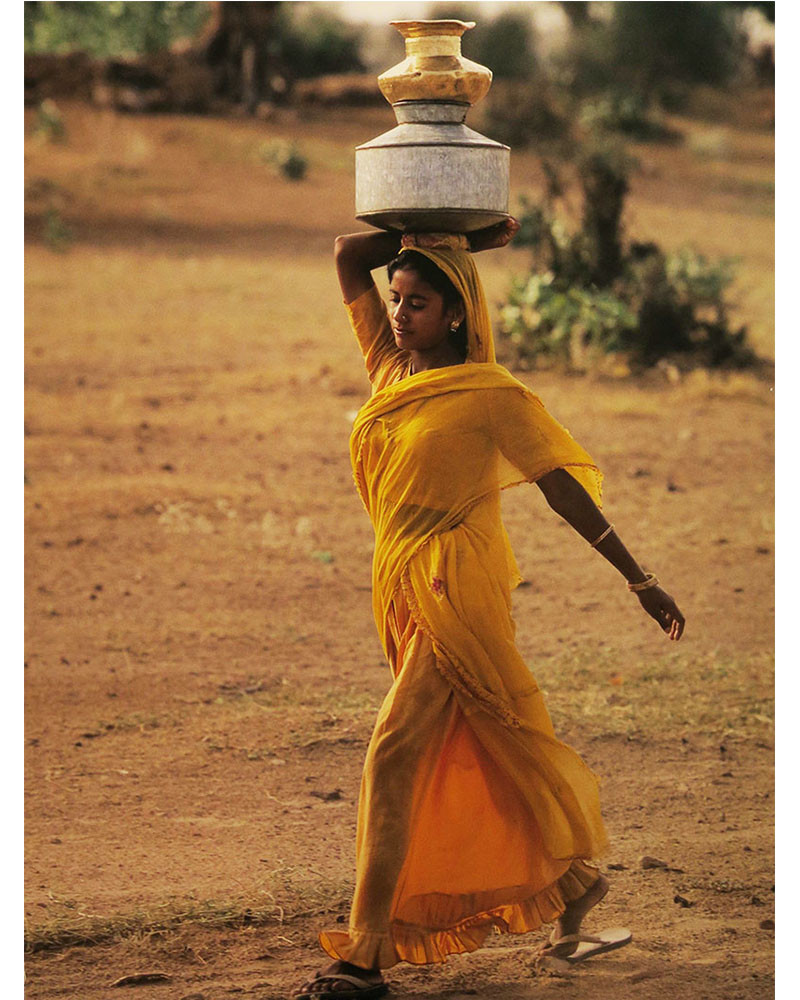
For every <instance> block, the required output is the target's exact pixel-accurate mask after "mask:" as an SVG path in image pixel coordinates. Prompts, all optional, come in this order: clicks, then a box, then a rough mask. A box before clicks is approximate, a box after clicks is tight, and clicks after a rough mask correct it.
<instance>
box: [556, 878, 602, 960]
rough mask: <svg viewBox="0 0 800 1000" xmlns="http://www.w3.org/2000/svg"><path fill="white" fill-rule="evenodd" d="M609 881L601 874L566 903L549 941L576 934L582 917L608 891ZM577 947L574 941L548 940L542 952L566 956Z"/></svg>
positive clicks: (560, 956)
mask: <svg viewBox="0 0 800 1000" xmlns="http://www.w3.org/2000/svg"><path fill="white" fill-rule="evenodd" d="M608 888H609V881H608V879H607V878H606V877H605V875H601V876H600V877H599V878H598V879H597V881H596V882H595V883H594V884H593V885H592V886H591V888H589V889H587V890H586V892H585V893H584V894H583V895H582V896H581V897H580V898H579V899H573V900H571V901H570V902H569V903H567V908H566V909H565V910H564V912H563V913H562V914H561V916H560V917H559V918H558V920H557V922H556V927H555V930H554V931H553V935H552V938H551V941H559V940H560V939H561V938H564V937H568V936H570V935H572V934H578V933H579V932H580V929H581V924H582V923H583V918H584V917H585V916H586V914H587V913H588V912H589V910H591V909H592V908H593V907H594V906H597V904H598V903H599V902H600V900H601V899H602V898H603V896H605V894H606V893H607V892H608ZM577 947H578V943H577V942H575V941H570V942H568V943H565V944H550V942H548V943H547V944H546V945H545V946H544V949H543V951H544V953H546V954H547V955H551V956H553V957H555V958H566V956H567V955H571V954H572V952H573V951H575V949H576V948H577Z"/></svg>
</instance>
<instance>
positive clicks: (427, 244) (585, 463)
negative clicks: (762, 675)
mask: <svg viewBox="0 0 800 1000" xmlns="http://www.w3.org/2000/svg"><path fill="white" fill-rule="evenodd" d="M517 229H518V224H517V223H516V222H515V221H514V220H512V219H509V220H507V221H506V222H504V223H501V224H500V225H499V226H495V227H492V228H490V229H487V230H483V231H481V232H480V233H473V234H471V235H470V237H469V240H467V238H466V237H458V236H441V237H438V236H435V235H432V234H427V235H419V236H416V237H408V236H406V237H403V238H402V247H401V238H400V236H399V234H396V233H394V234H393V233H382V232H374V233H357V234H354V235H350V236H340V237H339V238H338V239H337V240H336V264H337V270H338V274H339V280H340V284H341V287H342V292H343V294H344V299H345V303H346V307H347V311H348V314H349V317H350V322H351V324H352V327H353V330H354V331H355V334H356V337H357V338H358V341H359V344H360V345H361V349H362V352H363V354H364V359H365V364H366V368H367V373H368V375H369V378H370V381H371V383H372V390H373V392H372V397H371V398H370V400H369V401H368V402H367V403H366V404H365V405H364V406H363V407H362V409H361V410H360V411H359V414H358V417H357V418H356V421H355V426H354V429H353V435H352V439H351V456H352V461H353V470H354V476H355V481H356V485H357V487H358V491H359V494H360V496H361V499H362V501H363V502H364V506H365V507H366V509H367V512H368V513H369V515H370V518H371V520H372V523H373V526H374V528H375V536H376V542H375V557H374V563H373V609H374V613H375V620H376V622H377V625H378V630H379V632H380V635H381V640H382V642H383V646H384V649H385V651H386V656H387V659H388V661H389V664H390V667H391V671H392V675H393V682H392V686H391V688H390V690H389V693H388V694H387V696H386V698H385V700H384V702H383V705H382V706H381V709H380V712H379V714H378V719H377V723H376V726H375V730H374V733H373V735H372V739H371V741H370V745H369V748H368V750H367V757H366V762H365V765H364V773H363V778H362V784H361V793H360V800H359V812H358V831H357V845H356V846H357V872H356V889H355V896H354V899H353V904H352V909H351V914H350V923H349V927H348V930H347V931H344V930H330V931H324V932H323V933H322V934H320V943H321V944H322V947H323V948H324V949H325V951H326V952H327V953H328V955H330V957H331V958H332V959H333V960H334V961H333V964H331V965H329V966H328V967H327V968H326V969H325V970H324V971H322V972H319V973H317V975H316V977H315V978H313V979H312V980H310V981H308V982H307V983H305V984H304V985H303V987H302V988H301V990H300V992H299V993H297V994H296V997H298V998H330V997H336V998H337V1000H343V998H349V997H360V998H367V997H370V998H371V997H377V996H381V995H383V994H384V993H386V992H387V991H388V987H387V986H386V984H385V983H384V982H383V977H382V970H383V969H387V968H389V967H391V966H393V965H395V964H397V963H398V962H402V961H404V962H411V963H415V964H425V963H431V962H442V961H444V960H445V959H446V957H447V955H449V954H454V953H458V952H466V951H472V950H474V949H476V948H478V947H480V945H481V944H482V942H483V941H484V939H485V938H486V935H487V934H488V933H489V931H490V930H491V929H492V927H497V928H499V929H500V930H502V931H510V932H514V933H522V932H526V931H532V930H535V929H536V928H538V927H540V926H541V925H542V924H544V923H548V922H551V921H556V928H555V930H554V932H553V935H552V937H551V939H550V942H549V944H548V945H546V946H545V947H544V949H543V952H544V953H546V954H549V955H553V956H555V957H561V958H564V957H568V956H570V955H572V956H573V957H574V955H575V954H576V949H578V948H579V947H581V948H585V947H586V945H581V940H582V939H583V935H581V934H580V927H581V922H582V920H583V917H584V916H585V914H586V913H587V912H588V911H589V910H590V909H591V908H592V907H593V906H594V905H595V904H596V903H598V902H599V901H600V899H602V897H603V896H604V895H605V893H606V891H607V889H608V882H607V880H606V879H605V878H604V877H603V876H602V875H601V874H600V872H599V871H598V870H597V869H596V868H594V867H592V866H591V865H590V864H588V863H587V862H588V859H591V858H593V857H597V856H598V855H599V854H600V853H601V852H602V850H603V849H604V847H605V846H606V835H605V830H604V828H603V822H602V819H601V816H600V807H599V797H598V792H597V781H596V778H595V776H594V775H593V774H592V772H591V771H590V770H589V768H588V767H587V766H586V765H585V764H584V763H583V761H582V760H581V759H580V757H578V755H577V754H576V753H575V752H574V751H573V750H571V749H570V748H569V747H567V746H566V745H565V744H563V743H561V742H560V741H559V740H558V739H557V738H556V736H555V733H554V732H553V728H552V725H551V723H550V718H549V716H548V713H547V710H546V708H545V706H544V703H543V700H542V696H541V694H540V692H539V690H538V688H537V686H536V682H535V681H534V679H533V677H532V675H531V673H530V672H529V671H528V669H527V667H526V666H525V664H524V663H523V661H522V659H521V657H520V655H519V653H518V651H517V649H516V646H515V644H514V624H513V620H512V617H511V590H512V588H513V587H514V586H516V584H517V583H519V582H520V577H519V573H518V570H517V567H516V563H515V562H514V557H513V554H512V552H511V549H510V546H509V543H508V538H507V536H506V533H505V530H504V528H503V525H502V521H501V518H500V491H501V490H502V489H503V488H505V487H507V486H511V485H513V484H516V483H523V482H535V483H536V484H537V486H538V487H539V488H540V489H541V490H542V492H543V493H544V495H545V498H546V500H547V502H548V503H549V505H550V506H551V507H552V508H553V510H555V511H556V512H557V513H558V514H560V515H561V517H563V518H564V519H565V520H566V521H567V522H568V523H569V524H570V525H571V526H572V527H573V528H574V529H575V530H576V531H577V532H578V533H579V534H580V535H582V536H583V537H584V538H585V539H586V540H587V542H589V543H590V544H591V545H592V546H593V547H594V548H596V549H597V551H598V552H600V553H601V554H602V555H603V556H604V557H605V558H606V559H607V560H608V561H609V562H610V563H611V564H612V565H613V566H614V567H615V568H616V569H617V570H619V572H620V573H621V574H622V575H623V576H624V577H625V579H626V580H627V581H628V588H629V590H631V591H633V592H634V593H635V595H636V597H637V598H638V600H639V602H640V603H641V605H642V607H643V608H644V610H645V611H646V612H647V614H649V615H650V616H651V617H652V618H654V619H655V621H656V622H657V623H658V624H659V625H660V626H661V628H662V629H663V630H664V632H665V634H666V635H667V636H668V637H669V638H670V639H673V640H677V639H679V638H680V637H681V634H682V632H683V628H684V618H683V615H682V614H681V612H680V611H679V609H678V607H677V605H676V604H675V602H674V601H673V599H672V598H671V597H670V596H669V595H668V594H666V593H665V592H664V591H663V590H662V589H661V588H660V587H659V586H658V581H657V580H656V578H655V577H654V576H652V575H651V574H646V573H645V572H644V571H643V570H642V569H641V567H640V566H639V564H638V563H637V562H636V560H635V559H634V558H633V557H632V556H631V555H630V553H629V552H628V551H627V549H626V548H625V546H624V545H623V544H622V542H621V541H620V539H619V537H618V536H617V534H616V532H615V531H614V529H613V526H612V525H610V524H609V523H608V522H607V521H606V519H605V517H604V516H603V514H602V513H601V512H600V509H599V503H600V479H601V477H600V473H599V470H598V469H597V467H596V466H595V465H594V463H593V461H592V459H591V458H590V457H589V455H588V454H587V453H586V452H585V451H584V450H583V449H582V448H581V447H580V445H578V444H577V443H576V442H575V441H574V440H573V438H572V437H571V436H570V434H569V433H568V432H567V431H566V430H565V429H564V428H563V427H561V425H560V424H558V423H557V422H556V421H555V420H554V419H553V418H552V417H551V416H550V415H549V414H548V413H547V411H546V410H545V409H544V407H543V406H542V403H541V401H540V400H539V399H538V398H537V397H536V396H535V395H534V394H533V393H531V392H530V391H529V390H528V389H527V387H525V386H524V385H523V384H522V383H521V382H519V381H517V380H516V379H515V378H514V377H513V376H512V375H511V374H510V373H509V372H508V371H507V370H506V369H505V368H503V367H502V366H500V365H498V364H496V363H495V355H494V345H493V341H492V332H491V326H490V322H489V315H488V310H487V307H486V302H485V298H484V294H483V290H482V287H481V283H480V279H479V277H478V274H477V271H476V269H475V264H474V262H473V259H472V256H471V253H470V251H472V252H475V251H478V250H486V249H490V248H492V247H499V246H503V245H505V244H506V243H507V242H508V241H509V240H510V239H511V238H512V236H513V235H514V233H515V232H516V231H517ZM387 263H388V272H389V277H390V288H389V306H388V309H387V307H386V305H385V304H384V303H383V301H382V299H381V297H380V295H379V294H378V292H377V290H376V288H375V285H374V283H373V280H372V276H371V271H372V270H373V269H374V268H376V267H380V266H383V265H385V264H387ZM628 940H630V935H629V934H627V936H624V935H623V936H621V937H620V936H616V937H613V938H612V939H598V940H596V941H595V943H594V944H593V945H592V946H591V947H592V948H593V949H594V950H595V951H603V950H609V949H610V948H611V947H618V946H619V945H620V944H624V943H626V942H627V941H628Z"/></svg>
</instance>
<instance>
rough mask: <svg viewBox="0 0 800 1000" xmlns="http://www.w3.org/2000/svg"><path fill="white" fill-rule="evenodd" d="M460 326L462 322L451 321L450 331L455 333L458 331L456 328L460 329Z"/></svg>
mask: <svg viewBox="0 0 800 1000" xmlns="http://www.w3.org/2000/svg"><path fill="white" fill-rule="evenodd" d="M460 326H461V324H460V323H451V324H450V333H455V332H456V330H457V329H458V328H459V327H460Z"/></svg>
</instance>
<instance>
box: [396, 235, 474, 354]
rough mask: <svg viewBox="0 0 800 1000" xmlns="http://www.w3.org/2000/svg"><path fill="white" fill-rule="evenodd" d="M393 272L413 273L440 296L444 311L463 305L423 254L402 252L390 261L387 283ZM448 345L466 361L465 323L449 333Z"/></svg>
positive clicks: (454, 290)
mask: <svg viewBox="0 0 800 1000" xmlns="http://www.w3.org/2000/svg"><path fill="white" fill-rule="evenodd" d="M395 271H413V272H414V274H416V275H418V277H420V278H422V280H423V281H424V282H426V284H428V285H430V286H431V288H432V289H433V290H434V292H438V293H439V295H441V296H442V299H443V301H444V307H445V309H450V308H452V307H453V306H459V305H463V304H464V300H463V299H462V298H461V296H460V295H459V293H458V289H457V288H456V286H455V285H454V284H453V282H452V281H451V280H450V279H449V278H448V277H447V275H446V274H445V273H444V271H442V269H441V268H439V267H437V266H436V264H434V262H433V261H432V260H431V259H430V257H426V256H425V254H424V253H417V251H416V250H404V251H403V252H402V253H400V254H398V255H397V256H396V257H394V258H393V259H392V260H390V261H389V264H388V266H387V268H386V273H387V274H388V275H389V281H391V280H392V278H393V277H394V273H395ZM450 343H451V344H452V345H453V347H455V348H456V350H457V351H458V352H459V354H460V355H461V357H462V358H463V359H464V361H466V360H467V321H466V320H462V321H461V323H460V324H459V325H458V327H457V328H456V329H455V330H452V331H451V332H450Z"/></svg>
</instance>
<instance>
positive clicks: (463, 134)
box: [356, 20, 510, 233]
mask: <svg viewBox="0 0 800 1000" xmlns="http://www.w3.org/2000/svg"><path fill="white" fill-rule="evenodd" d="M391 24H392V25H393V27H395V28H397V30H398V31H399V32H400V34H401V35H402V36H403V37H404V38H405V44H406V58H405V60H403V62H401V63H398V65H397V66H394V67H392V69H390V70H387V72H385V73H382V74H381V75H380V76H379V77H378V86H379V87H380V89H381V92H382V93H383V95H384V97H385V98H386V99H387V101H389V103H390V104H391V105H392V107H393V108H394V112H395V116H396V118H397V123H398V124H397V127H396V128H393V129H392V130H391V131H389V132H384V133H383V135H379V136H378V137H377V138H376V139H373V140H372V141H371V142H366V143H364V144H363V145H362V146H358V147H357V148H356V218H358V219H361V220H362V221H364V222H368V223H369V224H370V225H373V226H376V227H377V228H379V229H399V230H402V231H404V232H451V233H466V232H471V231H472V230H475V229H481V228H483V227H484V226H490V225H492V224H493V223H496V222H500V221H502V220H503V219H504V218H505V217H506V216H507V214H508V171H509V154H510V150H509V147H508V146H504V145H503V144H502V143H499V142H493V141H492V140H491V139H487V138H486V136H483V135H481V134H480V133H479V132H476V131H474V130H473V129H471V128H468V127H467V126H466V125H465V124H464V119H465V118H466V115H467V111H468V110H469V109H470V107H471V106H472V105H473V104H475V103H476V102H477V101H479V100H480V99H481V98H482V97H484V96H485V94H486V92H487V91H488V89H489V86H490V85H491V82H492V73H491V70H489V69H487V68H486V67H485V66H480V65H479V64H478V63H474V62H471V61H470V60H469V59H465V58H464V57H463V56H462V55H461V36H462V35H463V34H464V32H465V31H467V30H468V29H469V28H473V27H474V26H475V22H474V21H469V22H465V21H455V20H452V21H392V22H391Z"/></svg>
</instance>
